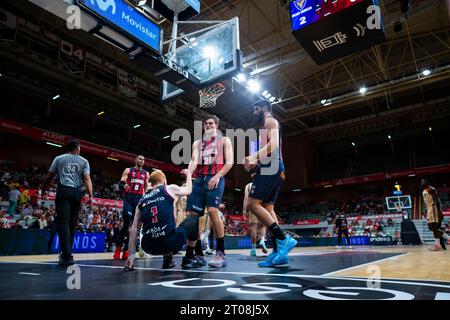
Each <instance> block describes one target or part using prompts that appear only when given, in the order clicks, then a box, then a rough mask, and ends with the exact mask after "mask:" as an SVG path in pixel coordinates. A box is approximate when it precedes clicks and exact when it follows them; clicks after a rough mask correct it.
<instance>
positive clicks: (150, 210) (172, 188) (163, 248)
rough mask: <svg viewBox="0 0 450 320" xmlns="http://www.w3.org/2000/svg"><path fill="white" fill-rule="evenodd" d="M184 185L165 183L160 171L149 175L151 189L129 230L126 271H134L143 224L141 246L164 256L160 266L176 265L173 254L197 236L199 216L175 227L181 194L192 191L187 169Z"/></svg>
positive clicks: (167, 267) (187, 193) (140, 205)
mask: <svg viewBox="0 0 450 320" xmlns="http://www.w3.org/2000/svg"><path fill="white" fill-rule="evenodd" d="M182 173H183V174H184V175H186V185H185V186H184V187H179V186H177V185H174V184H170V185H167V180H166V176H165V175H164V173H163V172H162V171H161V170H155V171H153V172H152V174H151V175H150V183H151V186H152V189H151V190H149V191H148V192H147V193H146V194H145V195H144V196H143V197H142V199H141V201H140V202H139V204H138V206H137V207H136V212H135V216H134V220H133V226H132V227H131V230H130V242H129V248H130V255H129V257H128V260H127V262H126V264H125V271H129V270H133V266H134V259H135V252H136V242H137V237H138V232H139V230H140V229H141V227H142V233H143V234H144V235H143V236H142V249H143V250H144V251H145V252H146V253H148V254H152V255H163V269H169V268H173V267H175V263H174V261H173V257H172V256H173V254H176V253H177V252H178V251H179V250H180V249H181V248H182V247H183V246H184V244H185V243H186V240H188V242H190V243H191V242H193V243H195V240H196V239H197V235H198V218H199V217H198V215H197V214H195V213H191V214H190V215H189V216H188V217H187V218H186V219H184V220H183V222H181V224H180V225H179V226H178V227H177V226H176V203H177V201H178V200H179V198H180V197H182V196H187V195H189V194H190V193H191V192H192V177H191V174H190V173H189V171H188V170H186V169H184V170H183V171H182Z"/></svg>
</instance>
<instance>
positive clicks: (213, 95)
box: [198, 83, 225, 108]
mask: <svg viewBox="0 0 450 320" xmlns="http://www.w3.org/2000/svg"><path fill="white" fill-rule="evenodd" d="M224 92H225V86H224V85H223V84H221V83H216V84H215V85H212V86H210V87H207V88H205V89H202V90H200V91H199V92H198V94H199V96H200V105H199V107H200V108H212V107H215V106H216V101H217V98H219V97H220V96H221V95H222V94H223V93H224Z"/></svg>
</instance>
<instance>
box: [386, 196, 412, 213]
mask: <svg viewBox="0 0 450 320" xmlns="http://www.w3.org/2000/svg"><path fill="white" fill-rule="evenodd" d="M386 205H387V208H388V209H389V210H398V209H399V208H400V209H411V208H412V205H411V196H409V195H407V196H392V197H386Z"/></svg>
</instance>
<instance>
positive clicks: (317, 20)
mask: <svg viewBox="0 0 450 320" xmlns="http://www.w3.org/2000/svg"><path fill="white" fill-rule="evenodd" d="M377 4H378V2H377V0H295V1H291V2H290V16H291V27H292V33H293V34H294V36H295V37H296V38H297V40H298V41H299V42H300V44H301V45H302V46H303V48H304V49H305V50H306V52H307V53H308V54H309V55H310V56H311V58H312V59H313V60H314V61H315V62H316V63H317V64H323V63H326V62H330V61H333V60H336V59H339V58H342V57H343V56H345V55H348V54H350V53H353V52H356V51H359V50H364V49H367V48H369V47H371V46H373V45H375V44H377V43H380V42H383V41H385V40H386V39H385V35H384V28H383V25H382V21H381V11H380V9H379V7H378V5H377ZM376 9H378V11H377V10H376ZM374 10H375V11H374ZM373 12H375V13H373ZM377 12H378V13H377ZM374 15H375V16H376V19H375V20H377V21H379V24H378V27H376V28H373V27H372V25H370V26H369V23H368V22H369V21H370V22H373V20H374Z"/></svg>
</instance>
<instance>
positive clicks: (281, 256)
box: [244, 100, 297, 267]
mask: <svg viewBox="0 0 450 320" xmlns="http://www.w3.org/2000/svg"><path fill="white" fill-rule="evenodd" d="M253 115H254V116H255V117H257V123H258V126H259V127H260V130H259V148H258V151H257V152H256V153H255V154H253V155H250V156H248V157H246V158H245V159H244V168H245V169H246V170H247V171H250V170H251V169H253V168H256V176H255V179H254V181H253V183H252V187H251V189H250V194H249V198H248V202H247V209H248V210H250V211H251V212H252V213H253V214H254V215H255V216H256V217H257V218H258V220H259V221H261V223H262V224H263V225H265V226H266V227H267V229H268V230H270V232H271V234H272V244H273V252H272V253H271V254H270V255H269V256H268V257H267V260H266V261H263V262H260V263H258V266H260V267H272V266H276V265H281V264H286V263H289V258H288V253H289V252H290V251H291V250H292V249H293V248H294V247H295V246H296V244H297V241H296V240H294V239H292V238H291V237H290V236H288V235H285V233H284V231H283V230H281V228H280V226H279V225H278V220H277V216H276V214H275V211H274V206H275V201H276V200H277V197H278V192H279V191H280V188H281V184H282V182H283V181H284V179H285V169H284V163H283V157H282V153H281V134H280V125H279V123H278V121H277V120H276V119H275V118H274V117H273V116H272V105H271V104H270V102H269V101H268V100H260V101H257V102H255V103H254V104H253Z"/></svg>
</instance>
